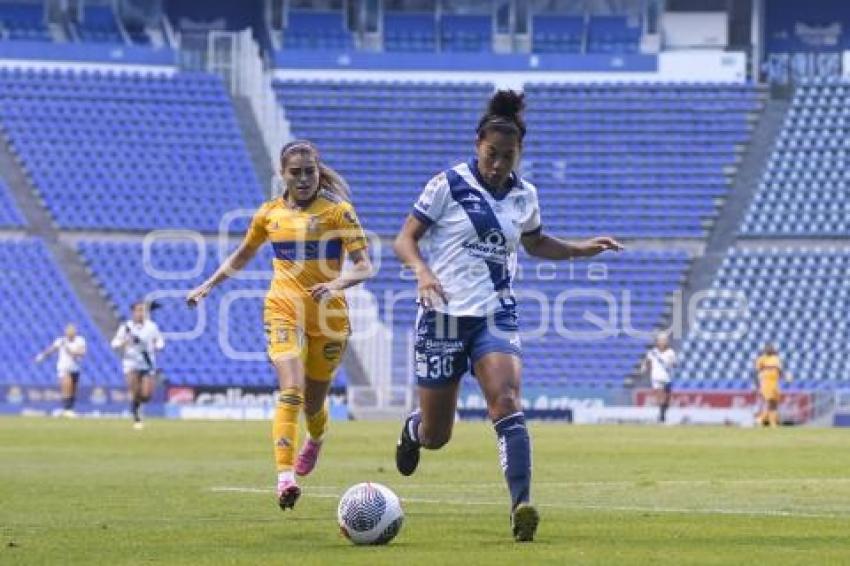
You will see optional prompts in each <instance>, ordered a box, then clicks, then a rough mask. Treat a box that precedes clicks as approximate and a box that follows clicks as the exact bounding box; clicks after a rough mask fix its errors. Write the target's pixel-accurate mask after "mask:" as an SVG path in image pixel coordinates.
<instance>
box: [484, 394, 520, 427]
mask: <svg viewBox="0 0 850 566" xmlns="http://www.w3.org/2000/svg"><path fill="white" fill-rule="evenodd" d="M521 410H522V409H521V408H520V401H519V395H518V394H517V393H516V392H513V391H511V392H505V393H502V394H500V395H499V396H498V397H496V398H495V399H493V402H492V403H490V406H489V407H488V412H489V413H490V420H493V421H496V420H499V419H503V418H505V417H507V416H508V415H512V414H514V413H518V412H519V411H521Z"/></svg>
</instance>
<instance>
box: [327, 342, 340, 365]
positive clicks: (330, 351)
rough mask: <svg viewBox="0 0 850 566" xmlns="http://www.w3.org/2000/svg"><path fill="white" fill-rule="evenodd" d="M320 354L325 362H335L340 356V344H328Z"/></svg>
mask: <svg viewBox="0 0 850 566" xmlns="http://www.w3.org/2000/svg"><path fill="white" fill-rule="evenodd" d="M322 353H323V354H324V356H325V359H326V360H327V361H329V362H335V361H337V360H338V359H339V357H340V356H341V355H342V342H328V343H327V344H325V347H324V348H323V349H322Z"/></svg>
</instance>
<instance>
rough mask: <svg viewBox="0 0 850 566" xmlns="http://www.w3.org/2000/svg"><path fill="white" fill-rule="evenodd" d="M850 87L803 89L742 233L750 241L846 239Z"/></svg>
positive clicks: (817, 84) (811, 85) (829, 85)
mask: <svg viewBox="0 0 850 566" xmlns="http://www.w3.org/2000/svg"><path fill="white" fill-rule="evenodd" d="M848 101H850V82H846V81H844V82H832V81H829V82H827V81H816V82H808V83H803V84H801V85H800V86H799V87H798V88H797V91H796V94H795V96H794V99H793V102H792V105H791V108H790V110H789V111H788V114H787V116H786V121H785V125H784V128H783V130H782V132H781V134H780V135H779V138H778V140H777V141H776V146H775V148H774V151H773V154H772V155H771V158H770V161H769V162H768V166H767V168H766V170H765V172H764V175H763V177H762V181H761V183H760V185H759V188H758V191H757V193H756V196H755V199H754V200H753V203H752V205H751V207H750V210H749V212H748V214H747V217H746V219H745V221H744V224H743V226H742V227H741V233H742V234H743V235H747V236H761V237H801V236H802V237H820V236H839V237H845V236H846V235H847V233H848V231H850V220H848V217H847V210H848V207H850V195H848V192H847V183H848V179H850V173H848V168H847V165H848V163H850V141H848V139H847V135H846V134H847V131H848V129H850V111H848V108H847V103H848Z"/></svg>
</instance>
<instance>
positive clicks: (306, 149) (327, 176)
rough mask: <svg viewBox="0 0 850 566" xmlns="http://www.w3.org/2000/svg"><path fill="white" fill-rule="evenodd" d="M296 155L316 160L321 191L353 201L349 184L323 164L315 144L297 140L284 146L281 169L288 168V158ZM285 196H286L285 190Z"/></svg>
mask: <svg viewBox="0 0 850 566" xmlns="http://www.w3.org/2000/svg"><path fill="white" fill-rule="evenodd" d="M294 153H305V154H308V155H312V156H313V158H314V159H315V160H316V163H318V164H319V190H322V189H324V190H326V191H329V192H331V193H333V194H335V195H336V196H338V197H339V198H341V199H343V200H346V201H349V202H350V201H351V189H350V188H349V186H348V183H347V182H346V180H345V179H343V177H342V175H340V174H339V173H337V172H336V171H334V170H333V169H332V168H330V167H328V166H327V165H325V164H324V163H322V160H321V158H320V156H319V150H318V148H316V146H315V145H313V142H310V141H307V140H295V141H292V142H289V143H288V144H286V145H285V146H283V148H282V149H281V150H280V166H281V168H284V167H286V160H287V158H288V157H289V156H290V155H292V154H294ZM283 194H284V196H286V189H285V188H284V192H283Z"/></svg>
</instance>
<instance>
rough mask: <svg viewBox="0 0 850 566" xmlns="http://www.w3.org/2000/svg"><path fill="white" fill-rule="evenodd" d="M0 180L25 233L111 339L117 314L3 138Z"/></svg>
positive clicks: (1, 142) (0, 151)
mask: <svg viewBox="0 0 850 566" xmlns="http://www.w3.org/2000/svg"><path fill="white" fill-rule="evenodd" d="M0 177H2V178H3V180H5V181H6V184H7V185H8V186H9V190H10V191H11V192H12V195H13V196H14V198H15V201H16V203H17V205H18V208H19V209H20V210H21V212H22V213H23V215H24V217H25V218H26V221H27V227H26V232H27V234H28V235H30V236H37V237H39V238H41V239H42V240H43V241H44V242H45V244H46V245H47V248H48V250H49V251H50V253H51V255H52V256H53V257H54V259H55V260H56V261H57V262H58V264H59V266H60V267H61V269H62V271H63V272H64V274H65V276H66V277H67V279H68V281H69V283H70V284H71V287H72V289H73V290H74V293H75V294H76V295H77V297H79V299H80V301H81V302H82V304H83V306H84V307H85V309H86V311H87V312H88V314H89V315H90V316H91V317H92V320H93V321H94V323H95V324H96V325H97V328H98V329H99V330H100V332H101V334H103V336H107V337H108V336H112V333H113V332H115V329H116V328H117V327H118V324H119V323H120V321H119V318H118V314H117V313H116V312H115V310H113V308H112V306H111V305H110V304H109V302H108V301H107V300H106V298H105V297H104V296H103V295H102V294H101V293H100V290H99V287H98V286H97V285H96V284H95V282H94V280H93V278H92V276H91V274H90V273H89V271H88V269H87V268H86V266H85V265H84V264H83V262H82V261H81V259H80V256H79V255H78V254H77V252H76V250H75V249H74V248H73V247H72V246H70V245H67V244H65V243H63V242H62V240H61V239H60V237H59V230H58V229H57V227H56V225H55V223H54V221H53V219H52V218H51V217H50V215H49V214H48V212H47V207H46V206H45V205H44V203H43V202H40V199H39V198H38V196H37V193H36V191H35V188H34V187H33V185H32V183H31V182H30V179H29V178H28V177H27V176H26V175H25V173H24V170H23V169H22V168H21V166H20V164H19V163H18V161H17V159H16V158H15V155H14V153H13V152H12V151H11V148H10V146H9V143H8V141H7V140H6V139H5V137H3V135H0Z"/></svg>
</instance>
